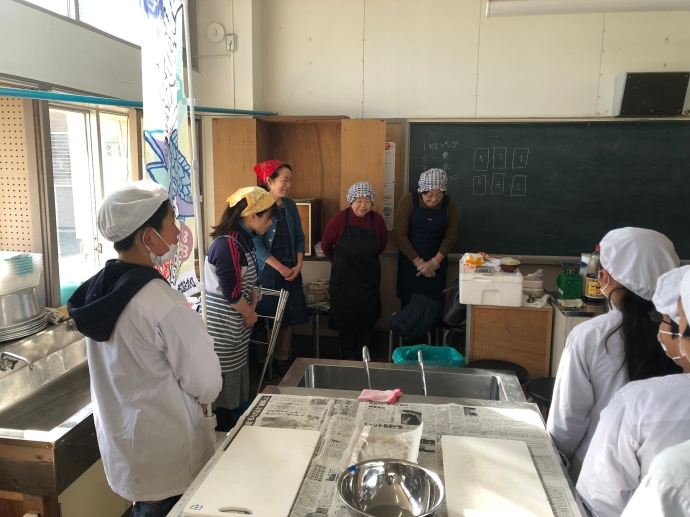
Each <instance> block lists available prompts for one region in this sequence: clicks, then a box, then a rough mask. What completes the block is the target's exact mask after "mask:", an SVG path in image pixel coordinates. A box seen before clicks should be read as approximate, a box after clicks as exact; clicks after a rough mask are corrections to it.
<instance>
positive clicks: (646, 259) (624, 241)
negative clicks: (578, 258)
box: [547, 228, 681, 481]
mask: <svg viewBox="0 0 690 517" xmlns="http://www.w3.org/2000/svg"><path fill="white" fill-rule="evenodd" d="M600 246H601V262H600V265H601V268H602V269H601V271H600V273H599V278H600V282H601V289H602V292H603V293H604V294H605V296H606V297H607V298H608V299H609V301H608V303H609V308H610V309H611V310H610V311H609V312H608V313H607V314H603V315H601V316H597V317H596V318H593V319H591V320H589V321H587V322H584V323H582V324H580V325H578V326H577V327H575V328H574V329H573V331H572V332H571V333H570V335H569V336H568V339H567V342H566V346H565V350H564V351H563V356H562V358H561V362H560V365H559V367H558V374H557V375H556V383H555V387H554V392H553V399H552V403H551V409H550V411H549V417H548V420H547V429H548V431H549V433H551V436H552V437H553V440H554V442H555V444H556V447H557V448H558V450H559V451H560V452H561V453H562V454H563V455H565V456H566V457H567V458H568V459H569V460H570V464H571V467H570V476H571V478H572V479H573V481H577V479H578V476H579V474H580V469H581V468H582V463H583V461H584V459H585V456H586V454H587V450H588V448H589V444H590V442H591V440H592V437H593V436H594V432H595V431H596V428H597V424H598V423H599V417H600V414H601V411H602V410H603V409H604V408H605V407H606V406H607V405H608V404H609V402H610V401H611V398H612V397H613V395H614V394H615V393H616V392H617V391H618V390H619V389H620V388H622V387H623V386H625V385H626V384H627V383H628V382H630V381H634V380H641V379H649V378H651V377H658V376H662V375H668V374H671V373H679V372H680V371H681V369H680V367H678V366H677V365H676V364H675V363H674V362H673V361H672V360H671V359H669V358H668V357H667V356H666V354H665V353H664V351H663V350H662V349H661V347H660V346H659V343H658V341H657V339H656V336H657V333H658V330H659V325H658V324H655V323H654V322H652V321H651V320H650V318H649V313H650V312H651V311H652V310H654V305H653V304H652V301H651V300H652V296H653V295H654V290H655V289H656V283H657V280H658V279H659V277H660V276H661V275H663V274H664V273H666V272H668V271H670V270H672V269H674V268H676V267H678V264H679V261H678V255H676V252H675V250H674V247H673V244H672V243H671V241H670V240H668V238H666V237H665V236H664V235H662V234H660V233H658V232H655V231H652V230H646V229H642V228H622V229H618V230H613V231H611V232H609V233H608V234H606V236H605V237H604V239H603V240H602V241H601V244H600Z"/></svg>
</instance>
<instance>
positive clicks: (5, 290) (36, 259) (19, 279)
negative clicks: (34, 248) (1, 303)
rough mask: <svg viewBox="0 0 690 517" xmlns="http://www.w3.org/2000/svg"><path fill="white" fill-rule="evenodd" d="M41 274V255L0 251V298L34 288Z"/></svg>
mask: <svg viewBox="0 0 690 517" xmlns="http://www.w3.org/2000/svg"><path fill="white" fill-rule="evenodd" d="M42 272H43V255H41V254H40V253H19V252H16V251H0V296H2V295H5V294H10V293H16V292H17V291H22V290H24V289H29V288H31V287H36V286H37V285H38V282H39V280H40V279H41V273H42Z"/></svg>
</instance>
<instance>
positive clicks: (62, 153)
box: [50, 108, 100, 303]
mask: <svg viewBox="0 0 690 517" xmlns="http://www.w3.org/2000/svg"><path fill="white" fill-rule="evenodd" d="M88 117H89V114H88V113H85V112H78V111H67V110H60V109H55V108H51V109H50V138H51V148H52V154H53V181H54V189H55V212H56V217H57V233H58V235H57V237H58V254H59V255H58V256H59V271H60V290H61V292H62V293H63V300H62V301H63V303H64V302H65V301H66V300H65V294H64V293H69V291H70V289H72V288H75V287H77V286H78V285H79V284H80V283H81V282H83V281H84V280H86V279H87V278H89V277H90V276H92V275H93V274H94V273H95V272H96V271H97V270H98V268H99V266H100V261H99V258H98V253H97V250H96V248H97V246H98V239H97V234H96V225H95V208H94V207H95V204H94V189H93V177H92V170H91V163H92V160H91V155H90V151H89V144H88V142H89V131H88V122H89V120H88ZM66 296H67V297H69V294H67V295H66Z"/></svg>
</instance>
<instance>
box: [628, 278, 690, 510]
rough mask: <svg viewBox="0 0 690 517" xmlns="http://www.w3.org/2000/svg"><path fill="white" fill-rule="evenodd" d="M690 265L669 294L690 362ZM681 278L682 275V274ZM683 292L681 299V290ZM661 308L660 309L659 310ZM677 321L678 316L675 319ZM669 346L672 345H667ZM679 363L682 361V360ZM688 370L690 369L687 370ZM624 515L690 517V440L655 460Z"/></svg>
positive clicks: (684, 410)
mask: <svg viewBox="0 0 690 517" xmlns="http://www.w3.org/2000/svg"><path fill="white" fill-rule="evenodd" d="M688 270H690V267H684V268H681V269H678V270H675V271H678V272H681V273H682V274H677V275H675V281H674V285H673V286H670V288H669V289H668V291H667V293H668V294H669V296H668V298H669V299H670V298H671V297H672V296H673V293H675V295H676V300H677V303H675V304H672V305H674V306H669V313H673V314H675V315H677V316H678V320H677V321H678V327H679V328H678V330H679V332H680V336H679V337H678V339H677V343H676V345H675V346H676V347H677V349H678V351H677V352H671V353H672V354H676V353H677V354H680V355H681V356H682V358H683V361H684V363H683V364H688V358H689V357H690V325H688V318H687V314H686V312H685V311H684V308H685V307H690V273H688ZM681 276H682V278H679V277H681ZM679 291H680V293H681V294H680V299H678V298H679V296H678V292H679ZM659 310H660V311H661V309H659ZM674 321H675V319H674ZM666 346H667V348H669V351H670V348H671V347H670V346H669V345H666ZM679 364H680V363H679ZM685 372H686V373H688V370H685ZM685 399H686V400H687V399H690V392H687V391H686V392H685ZM675 412H676V413H677V414H678V415H679V416H680V417H687V414H688V407H687V404H683V405H681V406H680V407H677V408H675ZM622 515H623V517H649V516H650V515H654V516H656V517H687V516H688V515H690V441H686V442H683V443H681V444H678V445H675V446H672V447H668V448H667V449H664V451H663V452H661V453H660V454H659V455H658V456H656V458H654V459H653V460H652V464H651V466H650V467H649V472H648V473H647V475H646V476H645V477H644V478H643V479H642V482H641V483H640V486H639V487H638V488H637V490H635V495H633V496H632V498H631V499H630V502H629V503H628V505H627V506H626V507H625V511H624V512H623V514H622Z"/></svg>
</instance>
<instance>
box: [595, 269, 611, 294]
mask: <svg viewBox="0 0 690 517" xmlns="http://www.w3.org/2000/svg"><path fill="white" fill-rule="evenodd" d="M597 280H598V281H599V290H600V291H601V294H603V295H604V298H606V299H607V300H608V299H609V295H608V294H606V292H605V291H604V289H606V288H607V287H608V286H609V282H611V276H609V277H608V278H607V279H606V285H601V274H599V275H598V276H597Z"/></svg>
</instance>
